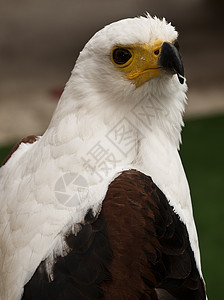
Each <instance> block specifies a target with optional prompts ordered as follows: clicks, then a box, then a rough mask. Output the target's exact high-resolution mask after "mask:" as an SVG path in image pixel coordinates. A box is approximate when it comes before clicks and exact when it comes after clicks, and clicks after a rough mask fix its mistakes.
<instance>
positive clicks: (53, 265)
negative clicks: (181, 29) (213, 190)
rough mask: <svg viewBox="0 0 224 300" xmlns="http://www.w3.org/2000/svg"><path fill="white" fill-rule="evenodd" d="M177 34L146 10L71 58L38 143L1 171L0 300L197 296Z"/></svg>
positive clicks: (24, 146)
mask: <svg viewBox="0 0 224 300" xmlns="http://www.w3.org/2000/svg"><path fill="white" fill-rule="evenodd" d="M177 37H178V33H177V31H176V30H175V28H174V27H173V26H172V25H171V24H168V23H167V22H166V20H165V19H162V20H160V19H158V18H156V17H154V18H153V17H151V16H150V15H148V14H147V15H146V16H144V17H136V18H128V19H124V20H121V21H118V22H115V23H112V24H110V25H108V26H106V27H104V28H103V29H102V30H100V31H99V32H97V33H96V34H95V35H94V36H93V37H92V38H91V39H90V40H89V42H88V43H87V44H86V45H85V47H84V49H83V51H82V52H81V53H80V55H79V57H78V59H77V61H76V64H75V67H74V69H73V71H72V74H71V77H70V79H69V81H68V83H67V84H66V87H65V89H64V92H63V94H62V96H61V99H60V101H59V103H58V105H57V108H56V110H55V112H54V114H53V117H52V120H51V122H50V124H49V127H48V128H47V130H46V132H45V133H44V134H43V136H41V137H40V136H30V137H27V138H25V139H24V140H22V141H21V142H20V143H19V144H18V145H17V146H16V147H15V148H14V149H12V151H11V153H10V154H9V156H8V157H7V158H6V160H5V161H4V163H3V165H2V167H1V169H0V189H1V192H0V203H1V204H0V262H1V267H0V294H1V295H0V299H1V300H18V299H22V300H27V299H29V300H37V299H38V300H40V299H41V300H47V299H54V300H62V299H63V300H69V299H76V300H77V299H78V300H79V299H91V300H94V299H111V300H112V299H113V300H114V299H131V300H135V299H142V300H143V299H153V300H154V299H160V300H163V299H167V300H168V299H182V300H185V299H186V300H187V299H188V300H189V299H195V300H196V299H201V300H202V299H206V292H205V287H204V281H203V276H202V272H201V265H200V253H199V246H198V238H197V232H196V228H195V223H194V218H193V213H192V206H191V198H190V192H189V187H188V182H187V179H186V176H185V173H184V169H183V166H182V163H181V160H180V157H179V154H178V149H179V144H180V141H181V128H182V125H183V120H182V115H183V112H184V107H185V102H186V90H187V86H186V80H185V77H184V68H183V62H182V58H181V55H180V53H179V50H178V42H177Z"/></svg>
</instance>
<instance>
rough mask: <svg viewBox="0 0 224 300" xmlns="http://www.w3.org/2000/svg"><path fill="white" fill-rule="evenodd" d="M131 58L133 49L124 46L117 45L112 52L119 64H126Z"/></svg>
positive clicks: (115, 61)
mask: <svg viewBox="0 0 224 300" xmlns="http://www.w3.org/2000/svg"><path fill="white" fill-rule="evenodd" d="M131 58H132V53H131V51H130V50H128V49H125V48H122V47H116V48H115V49H114V50H113V52H112V59H113V62H114V63H115V64H116V65H119V66H123V65H126V64H127V63H128V62H129V61H130V59H131Z"/></svg>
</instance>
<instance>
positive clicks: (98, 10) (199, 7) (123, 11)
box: [0, 0, 224, 145]
mask: <svg viewBox="0 0 224 300" xmlns="http://www.w3.org/2000/svg"><path fill="white" fill-rule="evenodd" d="M146 11H148V12H149V13H150V14H151V15H157V16H158V17H163V16H165V17H166V19H167V20H168V21H171V22H172V24H173V25H175V27H176V29H177V30H178V31H179V33H180V45H181V52H182V55H183V57H184V62H185V69H186V75H187V79H188V84H189V94H188V95H189V105H188V107H187V112H186V116H187V117H188V116H195V115H196V116H197V115H199V114H210V113H215V112H220V111H224V100H223V96H222V95H223V89H224V87H223V78H224V76H223V75H224V70H223V65H224V60H223V50H224V41H223V32H224V27H223V4H222V2H221V1H218V0H211V1H209V0H207V1H206V0H187V1H186V0H113V1H109V0H92V1H91V0H65V1H61V0H38V1H37V0H29V1H28V0H20V1H18V0H0V70H1V71H0V107H1V109H0V145H1V144H4V143H6V142H12V141H15V140H17V139H19V138H21V137H24V136H26V135H29V134H42V132H43V131H44V130H45V129H46V126H47V125H48V123H49V120H50V117H51V115H52V112H53V110H54V108H55V106H56V103H57V99H58V97H59V94H60V90H61V89H62V88H63V86H64V84H65V83H66V81H67V80H68V78H69V76H70V71H71V70H72V68H73V65H74V63H75V60H76V58H77V56H78V54H79V52H80V51H81V49H82V48H83V46H84V45H85V43H86V42H87V41H88V40H89V39H90V37H91V36H92V35H93V34H94V33H95V32H96V31H97V30H99V29H101V28H102V27H103V26H104V25H106V24H108V23H111V22H113V21H116V20H119V19H121V18H127V17H134V16H136V15H142V14H144V13H145V12H146Z"/></svg>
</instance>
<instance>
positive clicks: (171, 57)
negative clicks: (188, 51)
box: [158, 42, 184, 84]
mask: <svg viewBox="0 0 224 300" xmlns="http://www.w3.org/2000/svg"><path fill="white" fill-rule="evenodd" d="M158 64H159V65H160V66H161V67H162V68H163V69H164V70H166V71H168V72H169V73H171V74H177V76H178V79H179V82H180V83H181V84H183V83H184V65H183V61H182V58H181V55H180V53H179V51H178V50H177V48H176V47H175V46H174V45H173V44H171V43H168V42H164V43H163V44H162V47H161V53H160V56H159V59H158Z"/></svg>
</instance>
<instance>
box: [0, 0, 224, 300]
mask: <svg viewBox="0 0 224 300" xmlns="http://www.w3.org/2000/svg"><path fill="white" fill-rule="evenodd" d="M223 9H224V4H223V1H220V0H188V1H186V0H122V1H120V0H113V1H109V0H105V1H102V0H94V1H92V0H76V1H74V0H65V1H60V0H39V1H35V0H23V1H14V0H9V1H2V0H0V28H1V31H0V64H1V72H0V160H2V159H3V157H5V156H6V154H7V153H8V151H9V148H11V146H12V145H13V144H14V143H15V142H17V141H18V140H20V139H21V138H23V137H24V136H27V135H30V134H36V135H41V134H42V133H43V132H44V130H45V129H46V128H47V125H48V123H49V121H50V118H51V115H52V113H53V111H54V109H55V106H56V104H57V100H58V98H59V95H60V92H61V90H62V88H63V86H64V84H65V83H66V81H67V79H68V78H69V76H70V71H71V69H72V68H73V65H74V62H75V60H76V58H77V56H78V54H79V51H80V50H81V49H82V48H83V46H84V44H85V43H86V41H88V40H89V38H90V37H91V36H92V35H93V34H94V33H95V32H96V31H97V30H98V29H100V28H102V27H103V26H104V25H106V24H108V23H111V22H112V21H116V20H118V19H121V18H126V17H134V16H136V15H143V14H144V13H145V12H146V11H148V12H149V13H150V14H151V15H157V16H158V17H166V19H167V20H168V21H171V22H172V24H173V25H175V27H176V29H177V30H178V32H179V33H180V38H179V40H180V46H181V53H182V55H183V58H184V64H185V71H186V77H187V80H188V85H189V92H188V97H189V101H188V106H187V108H186V115H185V125H186V126H185V128H184V129H183V145H182V147H181V156H182V160H183V164H184V166H185V170H186V173H187V177H188V179H189V183H190V188H191V193H192V200H193V207H194V214H195V220H196V223H197V228H198V233H199V240H200V247H201V256H202V267H203V273H204V276H205V279H206V283H207V290H208V295H209V299H210V300H211V299H214V300H219V299H220V300H221V299H224V292H223V290H222V282H223V283H224V280H223V277H222V269H223V267H224V263H223V259H222V253H224V235H223V233H222V230H223V228H224V218H223V217H222V212H223V205H224V204H223V196H222V195H223V194H224V184H223V183H222V181H223V177H224V176H223V175H224V172H223V168H224V158H223V153H224V133H223V132H224V130H223V129H224V97H223V95H224V85H223V79H224V60H223V53H224V39H223V36H224V18H223Z"/></svg>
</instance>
